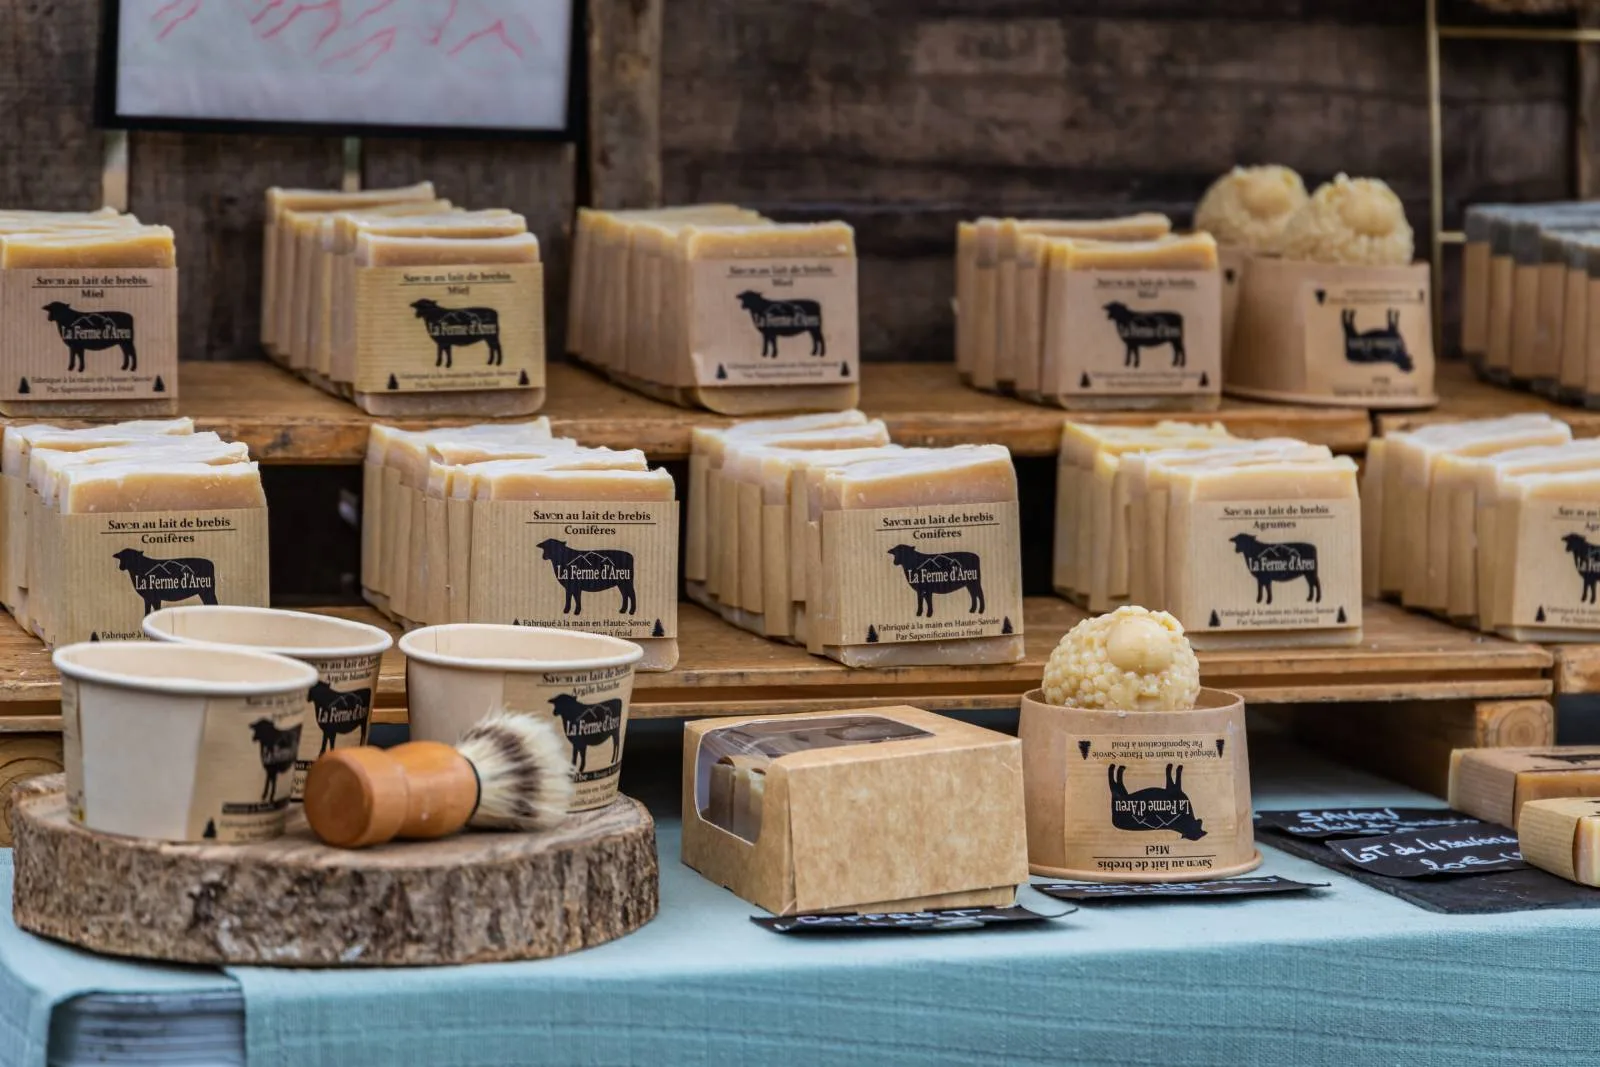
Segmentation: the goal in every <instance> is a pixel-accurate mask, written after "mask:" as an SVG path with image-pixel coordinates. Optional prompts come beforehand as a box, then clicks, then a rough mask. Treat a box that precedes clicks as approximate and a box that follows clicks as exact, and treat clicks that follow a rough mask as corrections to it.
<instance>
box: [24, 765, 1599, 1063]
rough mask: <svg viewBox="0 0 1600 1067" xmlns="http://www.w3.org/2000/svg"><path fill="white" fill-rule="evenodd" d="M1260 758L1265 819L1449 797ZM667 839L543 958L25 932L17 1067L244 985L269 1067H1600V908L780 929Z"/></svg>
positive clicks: (1391, 901)
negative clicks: (220, 956)
mask: <svg viewBox="0 0 1600 1067" xmlns="http://www.w3.org/2000/svg"><path fill="white" fill-rule="evenodd" d="M631 743H632V739H631V738H630V745H631ZM1253 743H1254V742H1253ZM1254 755H1255V760H1254V762H1255V765H1256V768H1257V771H1256V775H1255V777H1256V791H1257V798H1256V799H1257V806H1258V807H1262V808H1267V807H1299V806H1319V807H1324V806H1330V805H1341V806H1342V805H1370V804H1403V803H1430V802H1433V803H1436V801H1434V800H1432V798H1425V797H1422V796H1420V795H1419V794H1416V793H1413V792H1410V791H1408V790H1405V789H1401V788H1398V787H1395V786H1392V785H1389V784H1386V783H1382V782H1379V781H1376V780H1374V779H1370V778H1365V777H1363V776H1360V775H1357V774H1354V773H1352V772H1349V771H1345V770H1342V769H1338V768H1334V767H1332V766H1330V765H1328V764H1325V763H1320V762H1316V761H1311V760H1307V759H1305V758H1302V757H1301V756H1299V755H1297V754H1293V753H1291V752H1288V751H1285V750H1282V749H1276V750H1275V749H1273V748H1272V747H1271V746H1268V745H1258V746H1257V751H1256V753H1255V754H1254ZM660 844H661V852H662V886H661V913H660V916H659V917H658V918H657V919H656V920H655V921H654V922H652V923H650V924H649V925H648V926H646V927H645V928H644V929H643V930H641V931H639V932H638V933H636V934H634V935H632V936H630V937H627V938H624V939H622V940H621V941H618V942H615V943H613V944H610V945H605V946H601V947H599V948H596V949H592V950H589V951H586V952H582V953H578V954H575V955H572V956H568V957H565V958H562V959H557V960H549V961H542V962H535V963H523V964H504V965H485V966H477V967H462V968H449V969H425V970H410V971H400V970H389V971H359V970H356V971H337V972H335V971H321V972H314V971H287V970H273V969H261V968H232V969H229V970H228V971H227V977H223V976H222V975H220V974H218V973H216V972H207V971H197V970H183V969H176V968H156V967H143V966H137V965H132V964H124V963H117V962H113V961H109V960H100V959H95V958H93V957H90V956H87V955H85V954H82V953H78V952H74V951H72V950H70V949H66V948H63V947H60V946H57V945H52V944H48V943H45V942H43V941H39V940H36V939H33V938H30V937H28V936H27V935H25V934H21V933H19V932H18V931H16V930H15V929H14V928H13V927H11V926H10V925H9V917H8V918H7V920H6V922H5V924H4V926H3V927H0V996H3V1004H0V1012H3V1015H0V1023H3V1025H4V1031H3V1035H0V1036H3V1039H4V1041H5V1046H4V1051H5V1056H4V1062H5V1063H6V1064H19V1065H27V1067H37V1065H38V1064H40V1063H43V1062H44V1058H43V1054H44V1044H45V1040H46V1032H47V1020H48V1017H49V1013H50V1009H51V1006H52V1005H55V1004H59V1003H60V1002H61V1001H63V1000H64V999H65V998H68V997H72V996H75V995H79V994H82V993H86V992H90V991H95V990H120V989H142V990H157V991H161V990H165V991H168V992H171V993H173V994H177V993H182V992H188V991H194V990H208V989H214V988H215V987H216V986H217V985H219V984H231V983H237V988H238V989H239V990H241V991H242V993H243V1001H244V1013H245V1020H244V1021H245V1043H246V1047H247V1050H248V1062H249V1064H250V1065H251V1067H278V1065H282V1067H321V1065H329V1067H367V1065H371V1067H379V1065H382V1067H405V1065H412V1064H415V1065H419V1067H420V1065H423V1064H426V1065H429V1067H456V1065H460V1067H466V1065H471V1067H498V1065H508V1067H509V1065H518V1067H525V1065H533V1064H546V1063H549V1064H629V1063H640V1064H671V1063H735V1062H755V1063H764V1062H780V1063H786V1064H787V1063H795V1064H802V1063H803V1064H832V1063H839V1064H845V1063H851V1064H854V1063H896V1064H898V1063H917V1064H924V1063H926V1064H968V1063H974V1062H993V1063H1055V1064H1077V1063H1084V1064H1088V1063H1097V1064H1098V1063H1105V1064H1151V1065H1161V1067H1168V1065H1170V1064H1174V1063H1182V1064H1217V1065H1223V1064H1228V1065H1234V1064H1275V1065H1277V1064H1296V1065H1318V1064H1329V1065H1338V1067H1351V1065H1357V1064H1368V1063H1396V1064H1401V1063H1403V1064H1432V1063H1438V1064H1485V1065H1487V1064H1520V1063H1527V1064H1535V1063H1537V1064H1548V1063H1574V1064H1577V1063H1595V1062H1597V1061H1600V1052H1597V1049H1600V911H1582V910H1579V911H1554V912H1526V913H1519V914H1512V915H1489V916H1448V915H1438V914H1433V913H1430V912H1426V911H1423V910H1421V909H1419V908H1416V907H1413V906H1411V905H1409V904H1407V903H1405V902H1403V901H1401V900H1398V899H1396V898H1394V897H1390V896H1387V895H1385V894H1383V893H1380V892H1378V891H1377V890H1374V889H1369V888H1367V887H1365V886H1362V885H1360V884H1358V883H1356V882H1354V881H1351V880H1349V879H1346V878H1343V877H1341V876H1339V875H1337V874H1334V873H1332V872H1330V871H1328V870H1326V869H1324V868H1322V867H1318V866H1316V865H1315V864H1312V863H1309V862H1306V861H1303V860H1298V859H1295V858H1293V857H1290V856H1287V855H1285V854H1283V853H1279V852H1274V851H1272V850H1270V849H1268V850H1267V851H1266V863H1265V865H1264V867H1263V868H1262V870H1263V872H1265V873H1271V874H1281V875H1285V876H1287V877H1291V878H1296V879H1300V880H1304V881H1331V882H1332V883H1333V885H1332V887H1331V888H1330V889H1328V890H1323V891H1321V892H1319V893H1317V894H1314V895H1282V896H1275V897H1256V898H1245V899H1231V900H1230V899H1213V900H1208V901H1204V902H1197V903H1170V902H1169V903H1148V904H1120V905H1105V904H1101V905H1091V906H1089V907H1085V908H1083V909H1081V910H1079V911H1078V912H1076V913H1074V914H1072V915H1070V916H1068V917H1066V918H1064V919H1060V920H1057V921H1055V922H1053V923H1051V924H1049V925H1048V927H1046V928H1038V927H1033V928H1026V929H1004V930H986V931H979V932H972V933H961V934H943V935H938V934H915V933H904V934H891V935H880V936H873V937H867V936H855V937H848V936H836V937H819V938H802V937H782V936H778V935H775V934H772V933H769V932H767V931H765V930H762V929H760V928H758V927H756V926H755V925H754V924H752V923H750V922H749V921H748V916H749V915H751V914H752V913H753V912H754V911H755V909H753V908H752V907H750V906H749V905H747V904H745V903H744V902H743V901H740V900H739V899H737V898H735V897H734V896H732V895H731V894H729V893H727V892H726V891H724V890H722V889H720V888H718V887H716V886H714V885H711V884H710V883H708V882H706V881H704V880H703V879H701V878H700V877H699V876H698V875H696V874H695V873H694V872H693V871H690V870H688V869H687V868H685V867H683V866H682V865H681V864H680V863H679V862H678V859H677V851H678V834H677V826H676V823H675V822H672V821H669V820H667V819H663V821H662V824H661V826H660ZM6 869H7V871H8V872H9V867H7V868H6ZM7 886H8V887H9V880H8V881H7ZM64 888H65V887H64ZM1022 902H1023V903H1025V904H1028V905H1030V906H1032V907H1035V908H1036V909H1037V910H1040V911H1046V912H1056V911H1059V910H1061V909H1062V908H1063V907H1064V905H1060V904H1058V903H1057V902H1055V901H1051V900H1049V899H1048V898H1045V897H1043V896H1042V895H1040V894H1038V893H1035V892H1033V891H1032V890H1025V891H1024V892H1023V895H1022Z"/></svg>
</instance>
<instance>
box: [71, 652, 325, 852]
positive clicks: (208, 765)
mask: <svg viewBox="0 0 1600 1067" xmlns="http://www.w3.org/2000/svg"><path fill="white" fill-rule="evenodd" d="M52 659H53V660H54V662H55V665H56V669H57V670H59V671H60V672H61V719H62V745H63V748H64V750H65V756H66V759H65V763H66V772H67V804H68V807H69V810H70V811H71V814H72V818H73V819H74V820H75V821H76V822H78V823H80V824H81V825H83V826H85V827H87V828H88V829H90V830H96V831H99V832H101V833H107V834H121V835H124V836H128V837H146V838H155V839H157V840H164V841H218V842H238V841H264V840H267V839H269V838H273V837H277V836H278V835H280V834H282V833H283V826H284V818H285V813H286V811H287V808H288V805H289V783H290V781H291V779H292V772H293V770H294V761H295V753H297V752H298V751H299V748H300V734H301V732H302V730H303V728H304V726H305V720H306V717H307V716H306V709H307V708H308V707H309V706H310V705H309V701H308V700H307V693H308V692H309V691H310V689H311V686H312V684H313V683H315V682H316V680H317V672H316V671H315V670H314V669H313V668H312V667H311V666H309V665H308V664H305V663H300V662H298V661H296V660H292V659H289V658H287V657H284V656H274V655H270V654H268V653H264V652H250V651H245V650H243V649H234V648H220V647H215V646H212V647H206V646H200V645H171V644H160V643H157V642H153V641H100V642H85V643H83V644H76V645H67V646H66V647H64V648H59V649H57V650H56V652H55V655H54V656H53V657H52Z"/></svg>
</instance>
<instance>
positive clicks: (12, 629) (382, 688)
mask: <svg viewBox="0 0 1600 1067" xmlns="http://www.w3.org/2000/svg"><path fill="white" fill-rule="evenodd" d="M327 610H328V613H329V614H336V615H341V616H345V617H349V618H358V619H361V620H363V621H366V622H374V623H378V624H379V625H387V624H385V623H383V622H382V621H381V619H380V617H379V616H378V614H377V613H376V612H375V611H372V610H371V609H369V608H330V609H327ZM1083 617H1084V612H1083V611H1082V610H1081V609H1079V608H1077V607H1074V606H1073V605H1071V604H1068V603H1067V602H1065V601H1063V600H1058V599H1056V598H1054V597H1034V598H1030V599H1029V600H1028V603H1027V616H1026V619H1027V635H1028V638H1027V644H1028V654H1027V657H1026V659H1024V661H1023V662H1021V663H1016V664H1006V665H1003V666H992V667H901V668H892V669H885V670H871V671H864V670H851V669H849V668H847V667H843V666H841V665H839V664H838V663H835V662H833V661H832V660H827V659H822V658H819V657H816V656H811V655H808V654H807V653H806V652H805V651H804V650H802V649H799V648H795V647H793V646H790V645H783V644H779V643H777V642H774V641H768V640H766V639H764V638H761V637H757V636H755V635H754V634H750V633H746V632H744V631H742V630H739V629H736V628H734V627H732V626H729V625H727V624H726V623H724V622H723V621H722V620H721V619H719V618H717V617H716V616H714V615H712V614H711V613H710V612H707V611H705V610H704V609H702V608H699V607H696V606H694V605H689V604H685V605H683V607H682V613H681V615H680V617H679V644H680V647H681V648H682V650H683V656H682V660H681V661H680V663H679V666H678V668H677V669H676V670H673V671H669V672H666V673H664V674H641V675H639V676H638V679H637V682H636V684H635V689H634V706H633V713H634V714H635V715H637V716H639V717H641V718H694V717H699V716H706V715H735V714H745V713H748V712H752V711H763V712H767V711H771V712H778V711H816V710H825V709H836V708H847V707H863V706H867V705H871V704H891V703H911V704H917V705H920V706H923V707H927V708H930V709H933V710H940V711H958V710H973V709H985V708H1010V707H1016V706H1017V698H1018V697H1019V696H1020V695H1021V694H1022V693H1024V692H1026V691H1027V690H1028V689H1031V688H1033V687H1034V686H1036V685H1038V683H1039V679H1040V677H1041V676H1042V674H1043V672H1044V663H1045V660H1046V659H1047V658H1048V657H1049V654H1050V650H1051V649H1052V648H1054V647H1055V643H1056V641H1057V640H1059V638H1060V637H1061V635H1062V634H1063V633H1065V632H1066V631H1067V630H1068V629H1069V628H1070V627H1072V626H1073V625H1074V624H1076V623H1077V622H1078V621H1079V620H1081V619H1082V618H1083ZM389 628H390V629H391V630H393V628H392V627H389ZM1551 662H1552V657H1551V654H1550V653H1549V652H1548V651H1546V650H1545V649H1542V648H1540V647H1539V646H1537V645H1524V644H1517V643H1514V642H1511V641H1504V640H1500V639H1498V638H1493V637H1483V636H1481V635H1479V634H1476V633H1472V632H1470V631H1467V630H1461V629H1457V628H1456V627H1453V626H1449V625H1447V624H1445V623H1441V622H1438V621H1437V620H1434V619H1431V618H1427V617H1425V616H1422V615H1416V614H1412V613H1410V612H1407V611H1404V610H1402V609H1400V608H1398V607H1395V606H1393V605H1390V604H1376V603H1369V604H1368V605H1367V606H1366V641H1365V642H1364V643H1363V644H1361V645H1359V646H1357V647H1354V648H1324V649H1293V650H1288V649H1286V650H1278V651H1270V650H1269V651H1262V650H1251V651H1229V652H1206V653H1201V655H1200V667H1201V673H1202V676H1203V677H1204V678H1205V681H1206V683H1207V684H1208V685H1212V686H1216V687H1219V688H1223V689H1231V690H1235V691H1237V692H1239V693H1242V694H1244V696H1245V697H1246V698H1247V699H1249V700H1250V701H1251V702H1252V703H1256V704H1287V703H1320V702H1350V701H1360V702H1366V701H1389V700H1456V699H1468V700H1485V699H1505V698H1517V697H1543V696H1548V695H1549V693H1550V691H1551V683H1550V679H1549V677H1548V676H1547V674H1546V672H1547V671H1548V669H1549V668H1550V666H1551ZM59 700H60V684H59V678H58V676H57V675H56V672H55V669H54V668H53V667H52V666H51V665H50V656H49V653H48V652H46V651H45V650H44V649H43V648H42V647H41V646H40V645H39V643H38V642H37V641H35V640H34V639H33V638H31V637H28V636H27V635H25V634H23V633H22V631H21V630H19V629H17V627H16V625H15V624H14V623H12V622H11V620H10V619H9V618H6V619H5V620H4V621H3V622H0V702H5V705H4V711H5V714H4V715H0V732H3V731H5V730H10V731H13V732H14V731H19V730H26V729H28V728H29V725H30V724H37V725H36V726H34V727H33V728H34V729H36V730H38V731H41V732H43V731H50V730H58V729H60V721H59V717H58V716H59V714H60V712H59V707H58V706H57V703H56V702H58V701H59ZM376 721H379V722H404V721H405V664H404V660H403V658H402V657H401V656H400V654H399V653H398V652H391V653H390V654H389V656H388V657H386V658H385V660H384V664H383V671H382V675H381V677H380V679H379V683H378V695H377V711H376Z"/></svg>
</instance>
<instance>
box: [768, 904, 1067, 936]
mask: <svg viewBox="0 0 1600 1067" xmlns="http://www.w3.org/2000/svg"><path fill="white" fill-rule="evenodd" d="M1073 910H1076V909H1073ZM1070 914H1072V912H1071V911H1064V912H1061V914H1060V915H1041V914H1039V913H1038V912H1036V911H1029V910H1028V909H1027V908H1024V907H1021V906H1020V905H1013V906H1011V907H1009V908H943V909H937V910H933V911H891V912H879V913H872V914H866V915H752V916H750V921H751V922H753V923H755V924H756V925H757V926H762V927H765V928H767V929H768V930H771V931H772V932H773V933H778V934H854V933H868V932H872V933H881V932H883V931H887V930H906V931H912V932H916V933H945V932H949V931H955V930H981V929H983V928H984V927H986V926H997V925H1000V926H1003V925H1013V924H1017V923H1036V922H1047V921H1049V920H1050V919H1059V918H1061V916H1062V915H1070Z"/></svg>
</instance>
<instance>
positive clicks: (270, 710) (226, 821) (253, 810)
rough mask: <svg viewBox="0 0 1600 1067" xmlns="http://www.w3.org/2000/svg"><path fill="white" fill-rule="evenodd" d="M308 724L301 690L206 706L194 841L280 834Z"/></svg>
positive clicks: (192, 820) (192, 819)
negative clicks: (297, 758)
mask: <svg viewBox="0 0 1600 1067" xmlns="http://www.w3.org/2000/svg"><path fill="white" fill-rule="evenodd" d="M305 720H306V694H305V692H304V691H302V690H296V691H294V692H291V693H278V694H275V695H269V696H250V697H235V698H221V697H213V698H212V699H211V700H209V701H207V702H206V717H205V725H204V727H203V728H202V732H201V735H200V753H199V761H198V764H197V766H196V770H195V780H194V795H193V799H192V800H191V801H190V804H189V840H191V841H220V842H224V843H229V842H241V841H266V840H269V839H271V838H274V837H277V836H279V835H280V834H282V833H283V827H284V821H285V818H286V815H287V809H288V807H289V796H290V791H291V787H292V785H293V782H294V777H295V757H296V754H297V753H298V752H299V751H300V746H301V737H302V735H303V734H304V733H305V731H306V729H307V725H306V721H305Z"/></svg>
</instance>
